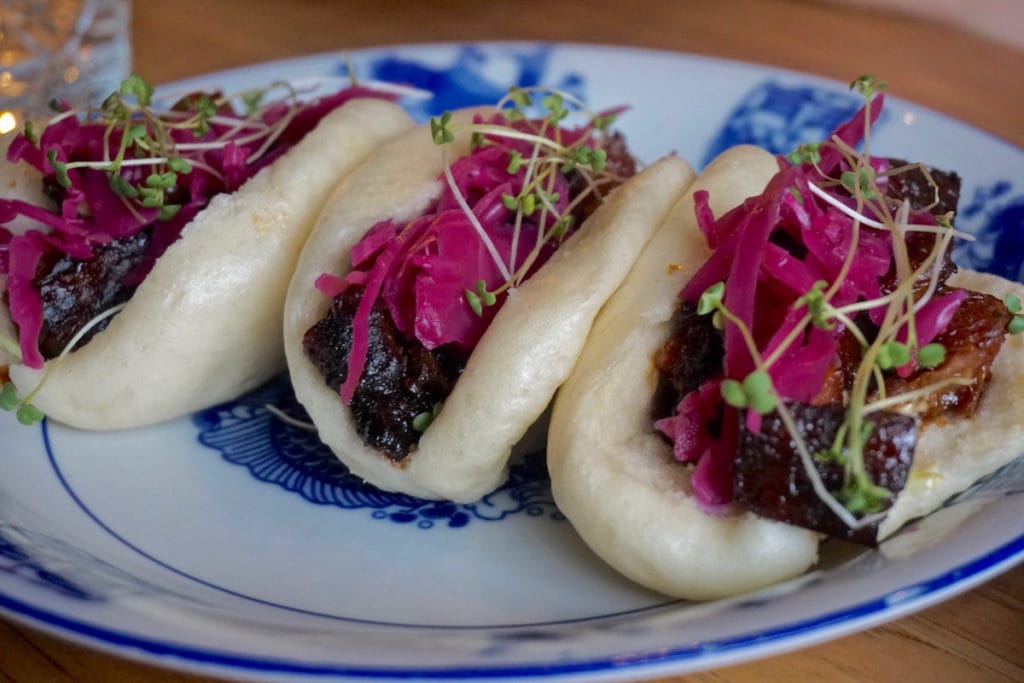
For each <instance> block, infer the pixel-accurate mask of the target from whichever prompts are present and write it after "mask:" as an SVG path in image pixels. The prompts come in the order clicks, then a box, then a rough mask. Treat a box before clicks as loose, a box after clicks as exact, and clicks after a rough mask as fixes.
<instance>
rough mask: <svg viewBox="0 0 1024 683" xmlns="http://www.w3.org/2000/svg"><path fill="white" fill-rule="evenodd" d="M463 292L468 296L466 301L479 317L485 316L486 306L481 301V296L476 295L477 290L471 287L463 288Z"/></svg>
mask: <svg viewBox="0 0 1024 683" xmlns="http://www.w3.org/2000/svg"><path fill="white" fill-rule="evenodd" d="M463 293H464V294H465V296H466V303H468V304H469V307H470V308H472V309H473V312H474V313H476V315H477V317H483V315H484V307H483V305H482V304H481V303H480V297H479V296H477V295H476V292H474V291H473V290H471V289H466V290H463Z"/></svg>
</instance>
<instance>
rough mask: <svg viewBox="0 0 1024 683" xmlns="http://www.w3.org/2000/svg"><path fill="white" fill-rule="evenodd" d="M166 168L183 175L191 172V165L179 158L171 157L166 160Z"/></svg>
mask: <svg viewBox="0 0 1024 683" xmlns="http://www.w3.org/2000/svg"><path fill="white" fill-rule="evenodd" d="M167 167H168V168H170V169H171V170H172V171H174V172H175V173H184V174H186V175H188V174H189V173H191V172H192V164H190V163H188V162H187V161H185V160H184V159H182V158H181V157H171V158H170V159H168V160H167Z"/></svg>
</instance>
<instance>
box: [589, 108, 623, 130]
mask: <svg viewBox="0 0 1024 683" xmlns="http://www.w3.org/2000/svg"><path fill="white" fill-rule="evenodd" d="M617 118H618V116H617V115H616V114H615V112H610V113H608V114H599V115H597V116H595V117H594V119H593V120H592V121H591V122H590V125H592V126H593V127H594V128H596V129H597V130H608V128H609V127H610V126H611V125H612V124H613V123H615V120H616V119H617Z"/></svg>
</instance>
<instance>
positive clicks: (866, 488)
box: [838, 481, 892, 514]
mask: <svg viewBox="0 0 1024 683" xmlns="http://www.w3.org/2000/svg"><path fill="white" fill-rule="evenodd" d="M838 497H839V500H840V501H842V503H843V506H844V507H845V508H846V509H847V510H849V511H850V512H852V513H854V514H861V513H863V514H870V513H872V512H881V511H882V510H883V509H885V504H886V503H887V502H888V501H889V499H890V498H891V497H892V492H891V491H890V490H889V489H886V488H883V487H881V486H878V485H876V484H873V483H870V482H868V483H866V484H862V483H857V482H855V481H851V482H850V483H849V484H847V485H846V486H844V487H843V488H842V489H840V491H839V496H838Z"/></svg>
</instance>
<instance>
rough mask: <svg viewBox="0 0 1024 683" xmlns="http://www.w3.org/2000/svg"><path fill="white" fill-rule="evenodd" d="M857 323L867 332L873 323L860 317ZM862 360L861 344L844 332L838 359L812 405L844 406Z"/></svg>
mask: <svg viewBox="0 0 1024 683" xmlns="http://www.w3.org/2000/svg"><path fill="white" fill-rule="evenodd" d="M856 323H857V325H858V327H859V328H860V329H861V330H865V331H866V330H868V328H870V327H871V321H870V320H868V318H867V316H863V315H862V316H859V317H858V318H857V320H856ZM860 360H861V351H860V342H858V341H857V338H856V337H855V336H853V333H852V332H850V331H849V330H844V331H843V333H842V334H841V335H840V336H839V348H838V350H837V353H836V357H835V359H834V360H833V361H832V364H831V365H830V366H829V368H828V370H826V371H825V381H824V382H823V384H822V385H821V391H819V392H818V395H817V396H815V397H814V398H813V399H812V400H811V405H816V406H824V405H832V404H834V405H842V404H843V402H844V400H845V398H846V396H845V392H846V390H848V389H850V388H851V387H852V386H853V380H854V378H856V376H857V368H858V367H859V366H860Z"/></svg>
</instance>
